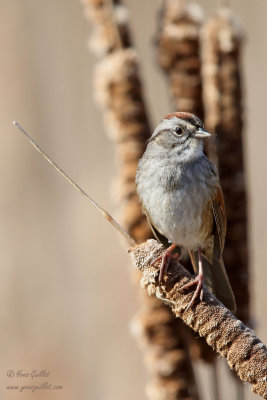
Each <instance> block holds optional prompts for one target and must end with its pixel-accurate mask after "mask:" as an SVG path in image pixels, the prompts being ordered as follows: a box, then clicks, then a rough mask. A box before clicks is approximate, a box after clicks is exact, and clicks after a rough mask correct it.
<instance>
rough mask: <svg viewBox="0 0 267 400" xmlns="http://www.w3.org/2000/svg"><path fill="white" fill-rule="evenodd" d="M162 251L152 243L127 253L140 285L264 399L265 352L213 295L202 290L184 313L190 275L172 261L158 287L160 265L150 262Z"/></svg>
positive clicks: (266, 394)
mask: <svg viewBox="0 0 267 400" xmlns="http://www.w3.org/2000/svg"><path fill="white" fill-rule="evenodd" d="M163 251H164V247H163V246H162V245H161V244H159V243H158V242H156V241H155V240H148V241H147V242H146V243H143V244H142V245H139V246H136V247H134V248H131V249H130V250H129V252H130V254H131V257H132V261H133V264H134V265H135V266H136V267H137V268H138V269H139V270H140V271H141V272H142V273H143V277H142V279H141V286H142V287H146V288H147V291H148V293H149V294H150V295H156V296H157V297H159V298H161V299H164V300H165V301H166V303H167V304H168V305H169V306H170V307H171V309H172V311H173V313H174V314H175V316H176V317H179V318H181V319H182V320H183V321H184V322H185V323H186V324H187V325H188V326H190V327H191V328H192V329H194V330H195V331H197V332H198V333H199V335H200V336H203V337H204V338H205V339H206V341H207V343H208V344H209V345H210V346H211V347H212V348H213V349H214V350H215V351H216V352H217V353H219V354H220V355H222V356H223V357H225V359H226V360H227V363H228V365H229V367H230V368H231V369H232V370H234V371H235V372H236V373H237V375H238V376H239V377H240V379H241V380H242V381H244V382H248V383H250V384H252V391H253V392H255V393H257V394H258V395H260V396H261V397H263V398H264V399H267V349H266V347H265V345H264V344H263V343H262V342H261V341H260V339H259V338H258V337H257V336H256V335H255V333H254V332H253V331H252V330H251V329H249V328H248V327H246V326H245V325H244V324H243V323H242V322H241V321H240V320H238V319H237V318H236V317H235V316H234V315H233V314H232V313H231V312H230V311H229V310H227V309H226V308H225V307H224V306H223V304H222V303H220V302H219V301H218V300H217V299H216V297H215V296H213V295H212V294H211V293H210V292H209V291H208V290H206V289H205V288H204V297H203V301H201V302H197V303H195V304H194V305H193V306H192V307H191V308H189V310H187V311H185V310H186V308H187V305H188V304H189V302H190V300H191V298H192V293H193V289H188V290H187V291H181V292H179V288H181V287H182V286H183V285H184V284H186V283H188V282H189V281H190V280H192V279H193V276H192V275H191V274H190V273H189V272H188V271H187V270H186V269H185V268H184V267H183V266H181V265H180V264H179V263H178V262H177V261H175V260H172V262H171V265H170V267H169V271H168V275H167V276H166V277H165V282H164V285H162V286H161V287H159V285H158V279H157V278H158V273H159V265H153V266H151V261H152V260H153V259H154V258H157V257H158V256H159V255H161V254H162V252H163Z"/></svg>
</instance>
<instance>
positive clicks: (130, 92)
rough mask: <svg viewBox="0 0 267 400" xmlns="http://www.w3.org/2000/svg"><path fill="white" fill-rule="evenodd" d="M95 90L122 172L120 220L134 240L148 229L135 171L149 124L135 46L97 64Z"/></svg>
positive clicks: (144, 234)
mask: <svg viewBox="0 0 267 400" xmlns="http://www.w3.org/2000/svg"><path fill="white" fill-rule="evenodd" d="M95 94H96V99H97V101H98V104H100V106H101V107H102V109H103V110H104V118H105V126H106V130H107V132H108V134H109V136H110V137H111V138H112V140H113V141H114V142H115V143H116V150H117V160H118V167H119V171H121V172H120V177H119V178H118V180H117V188H116V191H115V192H116V193H117V194H118V198H117V200H118V201H119V202H120V204H121V207H120V210H121V211H120V212H121V222H122V224H123V226H126V228H127V230H128V232H129V233H130V234H131V235H132V236H133V237H134V238H135V239H136V240H139V241H140V240H144V239H146V238H148V237H149V236H150V235H151V233H150V229H149V226H148V224H147V222H146V218H145V216H144V215H143V213H142V209H141V206H140V205H139V202H138V198H137V194H136V189H135V173H136V168H137V163H138V160H139V159H140V158H141V156H142V154H143V152H144V149H145V143H146V140H147V139H148V137H149V135H150V128H149V124H148V119H147V113H146V109H145V105H144V102H143V98H142V88H141V83H140V79H139V73H138V59H137V55H136V52H135V50H133V49H126V50H124V49H123V50H119V51H116V52H114V53H112V54H110V55H108V56H106V58H105V59H104V60H103V61H102V62H101V63H99V64H98V66H97V68H96V73H95Z"/></svg>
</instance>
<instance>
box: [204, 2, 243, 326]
mask: <svg viewBox="0 0 267 400" xmlns="http://www.w3.org/2000/svg"><path fill="white" fill-rule="evenodd" d="M242 37H243V33H242V29H241V27H240V23H239V21H237V18H236V17H235V16H234V15H233V13H232V11H230V10H229V9H222V10H220V11H219V13H218V14H217V15H216V16H215V17H213V18H212V19H211V20H210V21H209V22H208V23H207V24H206V26H205V27H204V30H203V82H204V84H203V94H204V103H205V125H206V128H207V129H208V130H210V131H212V132H215V133H217V151H218V153H217V154H218V164H219V171H220V178H221V185H222V189H223V193H224V197H225V205H226V215H227V226H228V228H227V235H226V243H225V250H224V261H225V265H226V266H227V272H228V274H229V278H230V281H231V284H232V287H233V291H234V293H235V297H236V301H237V316H238V318H240V319H242V321H245V322H248V321H249V279H248V273H249V271H248V258H249V256H248V244H247V200H246V197H247V196H246V185H245V176H244V161H243V141H242V130H243V110H242V88H241V78H240V51H241V45H242ZM207 150H208V152H209V156H210V158H214V149H212V148H210V149H207Z"/></svg>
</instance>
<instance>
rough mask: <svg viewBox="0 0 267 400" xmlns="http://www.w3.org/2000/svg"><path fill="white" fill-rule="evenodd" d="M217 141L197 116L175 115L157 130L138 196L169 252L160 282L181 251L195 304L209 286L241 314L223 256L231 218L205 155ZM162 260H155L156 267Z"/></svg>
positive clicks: (147, 153)
mask: <svg viewBox="0 0 267 400" xmlns="http://www.w3.org/2000/svg"><path fill="white" fill-rule="evenodd" d="M209 136H211V134H210V133H208V132H207V131H205V130H204V125H203V123H202V121H201V120H200V119H199V118H197V117H196V116H195V115H192V114H189V113H184V112H175V113H172V114H169V115H167V116H166V117H165V118H164V119H163V120H162V121H161V122H160V124H159V125H158V126H157V127H156V129H155V131H154V133H153V135H152V136H151V138H150V139H149V141H148V145H147V148H146V151H145V153H144V155H143V157H142V158H141V159H140V161H139V164H138V169H137V173H136V184H137V192H138V195H139V198H140V201H141V203H142V206H143V210H144V212H145V214H146V215H147V218H148V220H149V222H150V224H151V227H152V230H153V232H154V234H155V236H156V237H157V239H158V240H160V241H161V242H162V243H163V244H164V245H165V247H168V246H169V247H168V248H167V249H166V250H165V252H164V253H163V256H162V257H161V258H162V263H161V269H160V276H159V280H160V282H161V281H162V278H163V274H164V271H166V269H167V268H168V264H169V261H170V258H171V257H172V256H173V250H174V249H175V248H176V247H177V246H179V247H180V248H182V249H186V250H187V251H188V253H189V255H190V258H191V262H192V265H193V268H194V271H195V272H196V273H198V275H197V276H196V278H195V280H194V281H192V282H190V283H189V284H187V285H184V286H183V287H182V289H186V288H188V287H190V286H192V285H197V288H196V291H195V293H194V296H193V298H192V300H191V302H190V304H189V306H188V308H189V307H190V306H191V305H192V304H193V302H194V301H195V299H196V298H197V297H198V296H200V300H202V297H203V280H204V283H205V285H206V286H207V288H208V289H209V290H211V291H212V292H213V293H214V294H215V296H216V297H217V298H218V299H219V300H220V301H221V302H222V303H223V304H224V305H225V306H226V307H228V308H229V309H230V310H232V311H234V310H235V308H236V304H235V299H234V295H233V292H232V289H231V286H230V283H229V280H228V277H227V274H226V271H225V267H224V263H223V259H222V252H223V248H224V241H225V234H226V217H225V208H224V200H223V194H222V189H221V185H220V181H219V177H218V173H217V170H216V167H215V166H214V165H213V164H212V163H211V162H210V161H209V159H208V158H207V157H206V156H205V155H204V153H203V140H202V139H204V138H207V137H209ZM155 261H157V260H154V262H155Z"/></svg>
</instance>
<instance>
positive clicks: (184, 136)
mask: <svg viewBox="0 0 267 400" xmlns="http://www.w3.org/2000/svg"><path fill="white" fill-rule="evenodd" d="M199 122H200V123H199V124H197V125H195V124H192V123H191V121H187V120H184V119H180V118H177V117H172V118H170V119H163V120H162V121H161V123H160V124H159V125H158V126H157V128H156V129H155V131H154V133H153V135H152V137H151V138H150V140H149V142H150V143H151V145H152V146H154V145H156V146H159V147H162V149H167V150H170V151H171V152H175V153H176V154H177V155H180V156H181V157H182V158H185V159H187V158H188V157H194V156H197V155H199V154H200V153H201V151H202V148H203V144H202V140H201V139H202V138H205V137H208V136H210V134H209V133H208V132H206V131H205V130H204V129H203V128H204V127H203V124H202V123H201V121H199ZM152 143H154V145H153V144H152Z"/></svg>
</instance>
